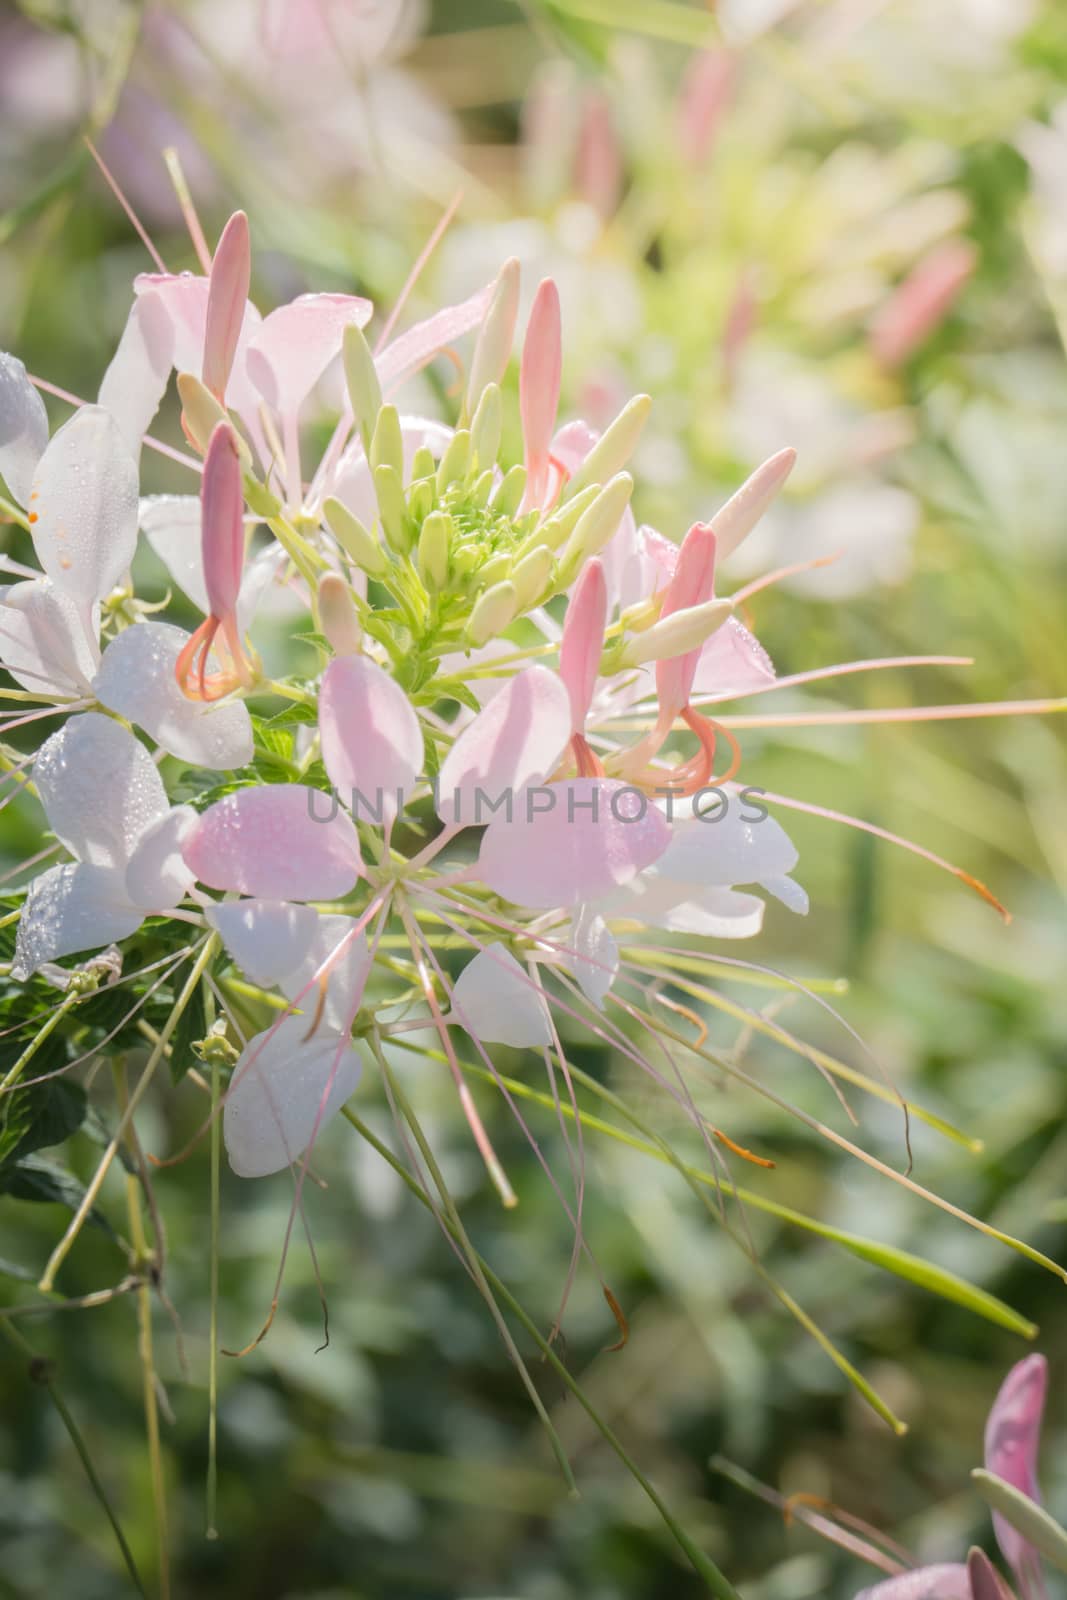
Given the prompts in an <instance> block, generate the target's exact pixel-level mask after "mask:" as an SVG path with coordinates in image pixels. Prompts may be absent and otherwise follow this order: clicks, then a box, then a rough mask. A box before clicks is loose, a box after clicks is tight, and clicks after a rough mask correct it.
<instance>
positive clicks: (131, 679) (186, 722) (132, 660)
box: [94, 622, 253, 771]
mask: <svg viewBox="0 0 1067 1600" xmlns="http://www.w3.org/2000/svg"><path fill="white" fill-rule="evenodd" d="M188 640H189V635H188V634H187V633H186V632H185V630H184V629H183V628H175V627H174V626H172V624H171V623H169V622H138V623H135V624H134V626H133V627H131V628H126V629H124V630H123V632H122V633H120V634H119V635H118V637H117V638H115V639H112V641H111V643H110V644H109V645H108V647H107V649H106V650H105V651H104V655H103V659H102V660H101V662H100V671H99V672H98V673H97V675H96V683H95V686H94V687H95V690H96V697H97V699H98V700H99V701H100V702H101V704H102V705H105V706H109V707H110V709H111V710H112V711H117V712H118V713H119V715H120V716H122V717H125V718H126V719H127V720H128V721H129V722H135V723H137V725H138V727H141V728H144V730H145V732H146V733H150V734H151V735H152V738H153V739H155V740H156V742H157V743H158V744H161V745H162V746H163V748H164V750H167V751H169V753H170V754H171V755H172V756H178V757H179V759H180V760H182V761H189V762H192V764H193V765H194V766H198V767H210V768H211V769H212V770H213V771H220V770H228V769H230V768H232V767H243V766H245V765H246V764H247V763H248V762H249V761H251V759H252V753H253V740H252V721H251V718H250V717H249V715H248V708H247V707H246V705H245V704H244V702H243V701H242V700H229V701H227V702H226V703H225V704H223V705H209V704H208V705H205V704H204V703H202V702H201V701H198V700H190V699H189V698H188V697H187V696H186V695H184V694H183V693H182V691H181V689H180V688H179V687H178V680H177V678H176V677H175V675H174V668H175V666H176V664H177V660H178V657H179V655H180V654H181V651H182V649H183V647H184V646H185V645H186V644H187V643H188Z"/></svg>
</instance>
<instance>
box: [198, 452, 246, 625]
mask: <svg viewBox="0 0 1067 1600" xmlns="http://www.w3.org/2000/svg"><path fill="white" fill-rule="evenodd" d="M200 507H201V547H202V550H203V557H204V585H205V588H206V590H207V597H208V603H209V605H210V607H211V615H212V616H213V617H218V618H223V617H230V616H232V615H233V613H234V610H235V608H236V606H237V596H238V595H239V594H240V592H241V573H242V570H243V568H244V560H245V527H244V488H243V485H242V481H241V461H240V457H239V455H238V453H237V435H236V434H235V432H234V430H233V425H232V424H231V423H229V422H220V423H219V424H218V426H217V427H216V428H215V431H214V433H213V434H212V435H211V442H210V444H209V445H208V448H207V454H206V456H205V457H204V476H203V478H202V479H201V484H200Z"/></svg>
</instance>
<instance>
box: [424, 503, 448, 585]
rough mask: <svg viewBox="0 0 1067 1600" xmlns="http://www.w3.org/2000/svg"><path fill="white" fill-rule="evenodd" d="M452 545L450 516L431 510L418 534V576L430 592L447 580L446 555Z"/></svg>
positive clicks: (443, 512)
mask: <svg viewBox="0 0 1067 1600" xmlns="http://www.w3.org/2000/svg"><path fill="white" fill-rule="evenodd" d="M451 547H452V518H451V517H450V516H449V515H448V513H447V512H445V511H431V513H430V515H429V516H428V517H427V518H426V520H425V522H424V523H423V525H422V532H421V533H420V534H419V553H418V567H419V577H420V578H421V579H422V581H423V583H424V584H425V585H426V587H427V589H428V590H430V592H431V593H433V592H435V591H437V590H440V589H443V588H444V587H445V584H446V583H447V582H448V557H449V552H450V550H451Z"/></svg>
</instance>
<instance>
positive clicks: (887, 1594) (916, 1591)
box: [856, 1564, 972, 1600]
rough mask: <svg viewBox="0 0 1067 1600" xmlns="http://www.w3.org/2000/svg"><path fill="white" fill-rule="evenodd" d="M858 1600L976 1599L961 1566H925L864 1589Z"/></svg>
mask: <svg viewBox="0 0 1067 1600" xmlns="http://www.w3.org/2000/svg"><path fill="white" fill-rule="evenodd" d="M856 1600H972V1595H971V1580H970V1578H969V1577H968V1575H967V1568H966V1567H964V1566H960V1565H958V1564H952V1565H945V1566H940V1567H921V1568H920V1569H919V1570H918V1571H917V1572H902V1573H901V1574H900V1576H899V1577H897V1578H887V1579H886V1581H885V1582H884V1583H876V1584H875V1585H874V1586H873V1588H870V1589H863V1590H861V1591H860V1593H859V1594H858V1595H857V1596H856Z"/></svg>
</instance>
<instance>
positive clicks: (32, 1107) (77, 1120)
mask: <svg viewBox="0 0 1067 1600" xmlns="http://www.w3.org/2000/svg"><path fill="white" fill-rule="evenodd" d="M4 1098H5V1101H6V1104H5V1106H4V1110H3V1120H2V1126H0V1166H3V1165H6V1164H9V1163H13V1162H17V1161H20V1160H21V1159H22V1158H23V1157H24V1156H28V1155H32V1153H33V1152H34V1151H35V1150H46V1149H48V1147H49V1146H50V1145H56V1144H62V1143H63V1141H64V1139H69V1138H70V1136H71V1134H72V1133H77V1131H78V1129H79V1128H80V1127H81V1125H82V1122H83V1121H84V1119H85V1108H86V1095H85V1090H84V1089H83V1088H82V1087H81V1085H80V1084H77V1083H68V1082H67V1081H66V1080H65V1079H63V1078H55V1079H53V1080H52V1081H51V1082H49V1083H35V1084H33V1085H32V1086H31V1087H29V1088H26V1089H16V1090H14V1091H13V1093H11V1094H10V1095H6V1096H5V1097H4Z"/></svg>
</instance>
